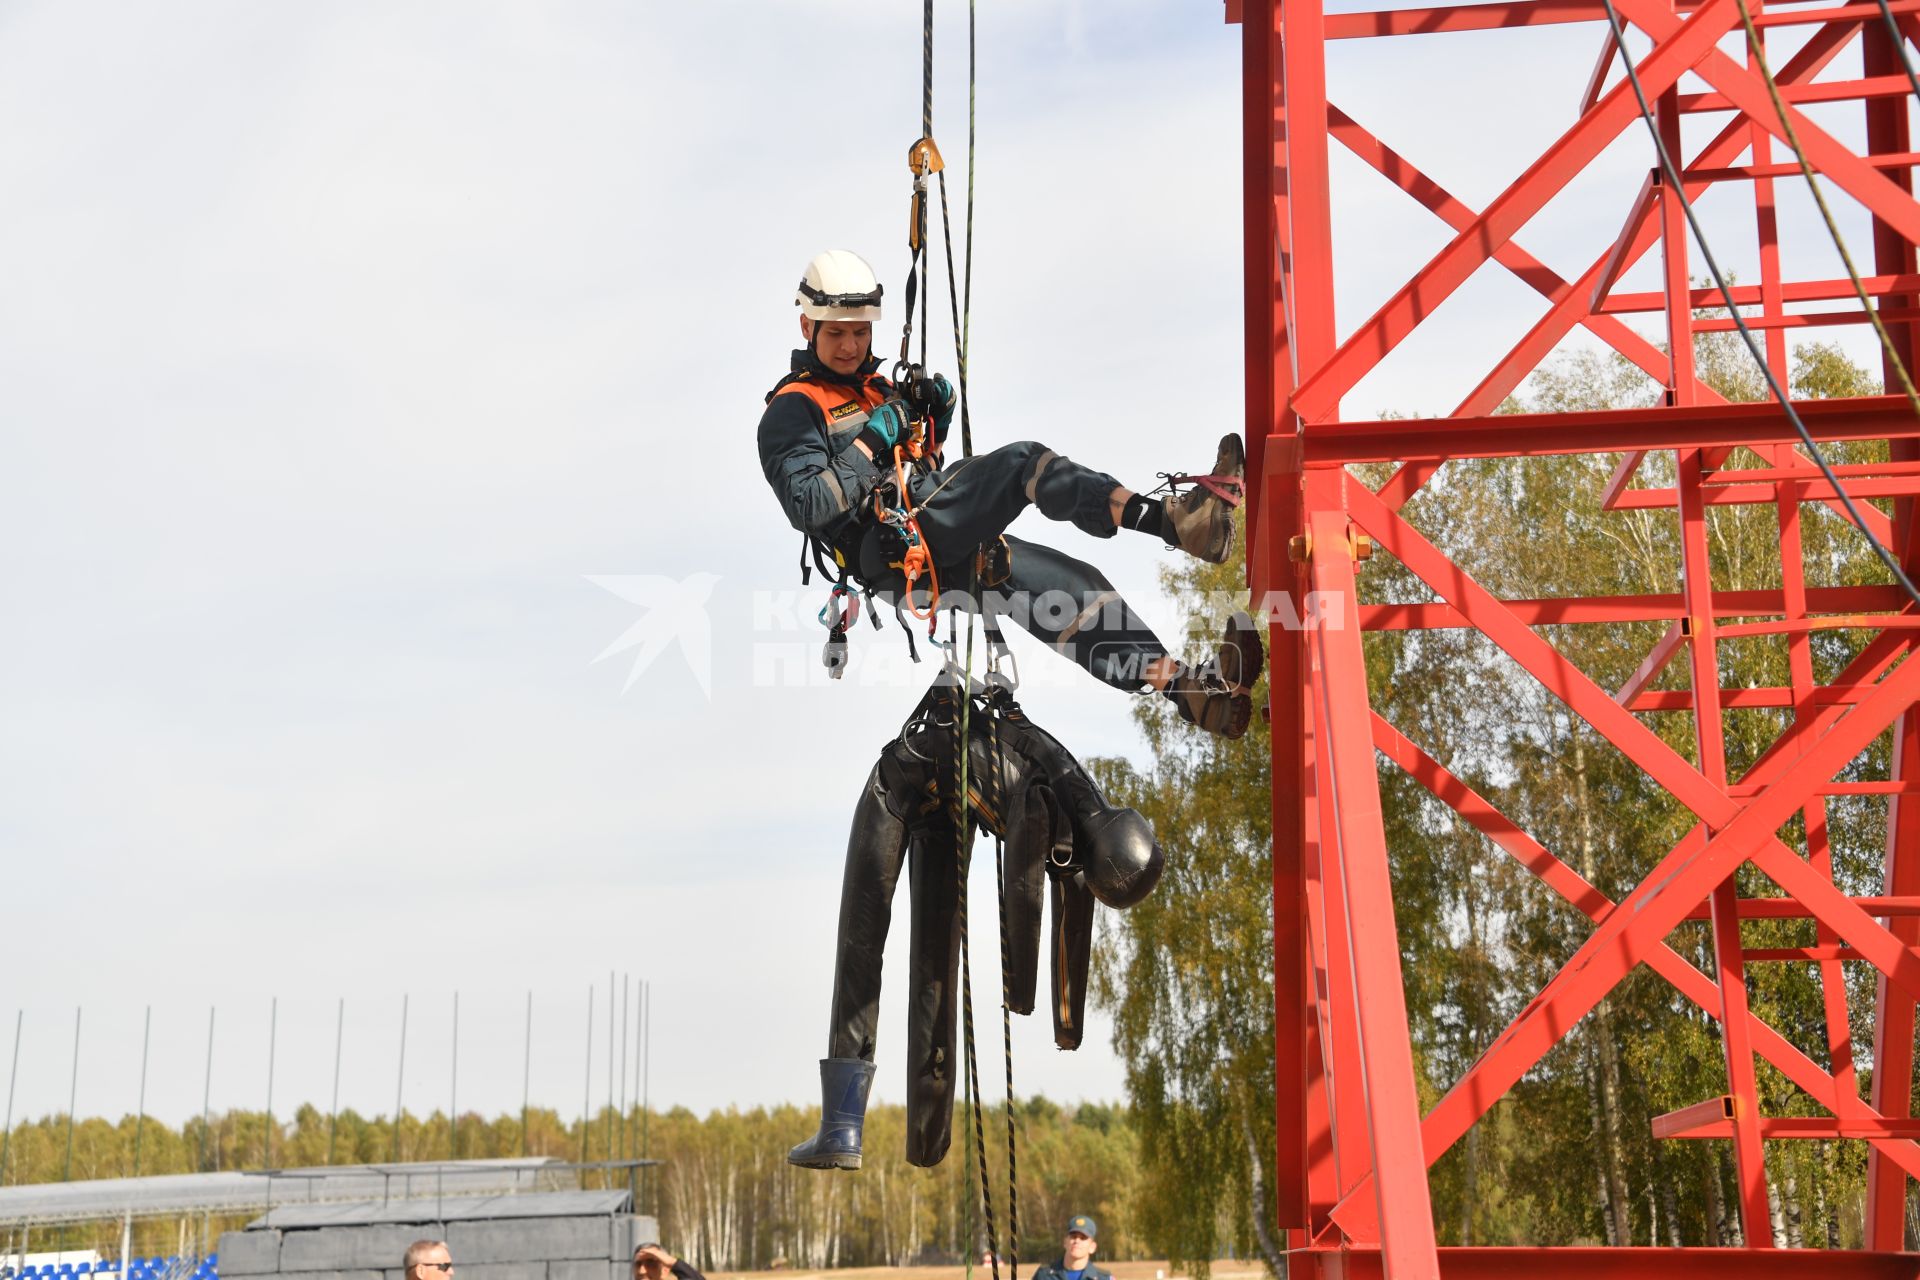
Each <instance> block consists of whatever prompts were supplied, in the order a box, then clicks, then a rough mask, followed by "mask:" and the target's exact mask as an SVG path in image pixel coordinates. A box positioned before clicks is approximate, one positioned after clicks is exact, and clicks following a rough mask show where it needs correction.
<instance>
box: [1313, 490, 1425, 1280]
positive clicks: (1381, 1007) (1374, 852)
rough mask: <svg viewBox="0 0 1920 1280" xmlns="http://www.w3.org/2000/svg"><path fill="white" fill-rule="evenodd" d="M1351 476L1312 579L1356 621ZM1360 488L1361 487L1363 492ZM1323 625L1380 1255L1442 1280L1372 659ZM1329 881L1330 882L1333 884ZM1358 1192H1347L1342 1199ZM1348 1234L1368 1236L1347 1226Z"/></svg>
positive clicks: (1317, 541) (1404, 1275)
mask: <svg viewBox="0 0 1920 1280" xmlns="http://www.w3.org/2000/svg"><path fill="white" fill-rule="evenodd" d="M1346 479H1347V478H1346V477H1344V476H1334V475H1330V474H1326V473H1322V474H1320V475H1316V476H1313V477H1311V478H1310V479H1309V481H1308V488H1307V495H1308V501H1309V505H1310V506H1311V508H1312V510H1313V514H1312V517H1311V519H1310V521H1309V524H1308V527H1307V536H1308V537H1309V539H1311V543H1310V552H1309V558H1308V571H1309V576H1310V578H1311V580H1312V583H1313V586H1314V589H1315V590H1317V591H1319V592H1321V593H1322V598H1323V599H1330V600H1333V601H1336V602H1337V607H1338V608H1340V609H1341V610H1342V611H1343V612H1344V613H1345V614H1347V615H1351V614H1352V613H1353V609H1354V601H1355V600H1356V598H1357V591H1356V587H1355V582H1354V576H1353V566H1354V558H1353V550H1352V548H1351V547H1350V545H1349V544H1348V541H1347V536H1348V530H1349V525H1348V522H1347V519H1346V517H1345V516H1344V515H1342V514H1341V513H1340V511H1339V509H1338V507H1339V503H1340V495H1339V493H1338V488H1339V487H1342V486H1343V485H1344V484H1345V482H1346ZM1351 487H1358V486H1357V485H1355V486H1351ZM1339 621H1340V622H1341V623H1342V624H1343V625H1340V626H1331V625H1326V624H1323V625H1320V626H1316V627H1314V628H1313V629H1312V631H1311V632H1310V639H1311V642H1312V644H1313V647H1314V649H1315V651H1316V654H1317V656H1318V658H1319V665H1320V683H1319V686H1318V687H1317V688H1316V689H1315V694H1316V696H1317V698H1318V699H1319V702H1320V705H1321V707H1322V708H1323V711H1324V721H1325V725H1326V728H1327V732H1328V742H1327V744H1326V752H1327V757H1328V762H1329V765H1330V774H1329V778H1328V781H1329V782H1330V784H1331V787H1332V790H1333V798H1334V806H1333V807H1334V809H1335V813H1336V816H1335V832H1334V839H1332V840H1331V841H1328V842H1326V843H1325V844H1324V845H1323V850H1324V851H1327V852H1331V853H1332V854H1333V856H1334V857H1335V859H1336V868H1337V875H1338V877H1339V878H1340V879H1341V880H1343V881H1344V888H1345V890H1346V899H1347V901H1346V912H1345V915H1346V929H1347V934H1348V942H1349V944H1350V956H1351V961H1352V965H1353V997H1354V1001H1355V1004H1356V1006H1357V1009H1356V1012H1357V1024H1358V1027H1359V1032H1360V1045H1359V1062H1358V1066H1359V1076H1360V1085H1361V1088H1362V1090H1363V1091H1364V1093H1363V1098H1364V1106H1365V1114H1366V1118H1367V1138H1368V1144H1369V1148H1370V1154H1371V1156H1372V1163H1373V1170H1372V1173H1371V1175H1370V1176H1369V1178H1368V1179H1363V1180H1362V1185H1364V1184H1365V1182H1366V1181H1372V1182H1373V1183H1374V1184H1375V1193H1374V1194H1375V1197H1377V1198H1375V1199H1374V1209H1375V1213H1374V1221H1375V1222H1376V1223H1377V1224H1378V1228H1379V1232H1380V1235H1379V1239H1380V1250H1381V1257H1382V1259H1383V1261H1384V1262H1385V1264H1386V1266H1387V1268H1388V1271H1389V1274H1391V1275H1393V1276H1394V1277H1395V1278H1396V1280H1424V1278H1427V1277H1431V1278H1432V1280H1438V1277H1439V1275H1440V1264H1439V1260H1438V1257H1437V1256H1436V1254H1435V1248H1436V1244H1435V1239H1434V1232H1433V1208H1432V1204H1431V1202H1430V1200H1429V1198H1428V1192H1427V1160H1426V1158H1425V1153H1424V1152H1423V1150H1422V1145H1421V1126H1420V1104H1419V1093H1418V1090H1417V1088H1416V1087H1415V1084H1414V1078H1413V1046H1412V1042H1411V1040H1410V1039H1409V1038H1408V1029H1407V1028H1408V1023H1407V1008H1406V992H1405V989H1404V987H1403V986H1402V983H1401V977H1400V940H1399V936H1398V934H1397V932H1396V930H1395V928H1394V916H1393V880H1392V876H1391V874H1390V873H1389V871H1388V865H1387V848H1386V841H1385V835H1384V827H1383V824H1382V821H1381V816H1380V791H1379V776H1378V774H1377V773H1376V772H1375V769H1374V763H1373V742H1372V737H1371V734H1370V733H1369V732H1368V728H1369V725H1370V717H1371V712H1370V711H1369V710H1368V707H1367V671H1366V656H1365V654H1364V653H1363V652H1362V651H1361V632H1360V626H1359V619H1358V618H1357V617H1353V616H1344V617H1341V618H1339ZM1329 878H1330V879H1331V878H1332V877H1329ZM1356 1194H1358V1192H1357V1191H1355V1190H1350V1191H1348V1192H1347V1194H1346V1196H1345V1197H1344V1198H1343V1202H1344V1201H1350V1200H1352V1198H1353V1197H1354V1196H1355V1195H1356ZM1348 1230H1349V1234H1353V1235H1357V1236H1362V1237H1364V1232H1362V1231H1358V1230H1355V1229H1353V1228H1349V1229H1348Z"/></svg>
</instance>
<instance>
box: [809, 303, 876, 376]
mask: <svg viewBox="0 0 1920 1280" xmlns="http://www.w3.org/2000/svg"><path fill="white" fill-rule="evenodd" d="M800 332H801V333H802V334H804V335H805V336H806V338H807V340H808V341H809V342H811V343H813V349H814V352H815V354H817V355H818V356H819V357H820V363H821V364H824V365H826V366H827V368H829V369H831V370H833V371H834V372H835V373H844V374H849V375H851V374H855V373H858V372H859V371H860V366H861V365H863V364H865V363H866V360H867V352H869V351H871V350H872V349H873V325H872V324H871V323H869V322H868V321H865V320H809V319H807V318H806V317H805V316H801V317H800Z"/></svg>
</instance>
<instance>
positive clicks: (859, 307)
mask: <svg viewBox="0 0 1920 1280" xmlns="http://www.w3.org/2000/svg"><path fill="white" fill-rule="evenodd" d="M880 292H881V290H880V281H879V280H877V279H875V278H874V274H873V268H872V267H870V266H868V265H867V260H866V259H865V258H863V257H861V256H860V255H859V254H857V253H855V252H853V251H852V250H850V249H829V250H827V251H826V252H825V253H822V254H816V255H815V256H814V259H813V261H812V262H809V263H808V264H807V273H806V274H805V275H804V276H802V277H800V290H799V292H798V293H797V294H795V295H794V299H793V301H794V304H795V305H796V306H798V307H799V308H800V314H801V315H803V316H805V317H807V319H809V320H855V321H859V320H866V321H878V320H879V319H880Z"/></svg>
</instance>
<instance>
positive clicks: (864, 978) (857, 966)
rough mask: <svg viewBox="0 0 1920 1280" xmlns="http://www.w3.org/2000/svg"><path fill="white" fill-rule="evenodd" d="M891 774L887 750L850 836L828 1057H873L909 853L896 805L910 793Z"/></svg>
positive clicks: (869, 779) (870, 778)
mask: <svg viewBox="0 0 1920 1280" xmlns="http://www.w3.org/2000/svg"><path fill="white" fill-rule="evenodd" d="M893 749H894V748H889V750H893ZM892 772H893V771H892V770H891V769H889V768H888V762H887V760H886V757H885V756H884V755H883V756H882V759H881V762H880V763H878V764H875V765H874V767H873V771H872V772H871V773H869V774H868V775H867V784H866V787H865V788H864V789H863V790H862V791H861V793H860V803H859V804H858V805H857V806H855V808H854V811H853V829H852V831H851V832H849V833H848V836H847V867H846V872H845V874H844V876H843V877H842V879H841V882H840V938H839V951H838V959H837V960H836V961H835V963H834V967H833V1012H832V1014H831V1021H830V1023H829V1026H828V1031H827V1056H828V1057H829V1058H864V1059H866V1060H867V1061H868V1062H872V1061H873V1044H874V1034H875V1030H876V1028H877V1027H878V1025H879V1022H880V962H881V957H882V956H883V955H884V954H885V952H886V949H887V927H888V926H889V925H890V924H891V923H892V920H893V889H894V885H895V884H896V883H898V881H899V879H900V867H901V864H902V862H903V861H904V860H905V857H906V851H907V825H906V823H905V821H903V820H902V819H901V818H900V817H898V816H896V815H895V813H894V812H893V811H892V810H893V809H894V808H900V807H901V806H902V805H903V804H904V803H905V802H907V801H908V800H909V799H910V797H907V796H893V795H890V794H889V789H888V786H887V781H886V779H887V778H888V776H889V775H890V774H892ZM889 800H891V801H893V804H892V805H889V803H888V801H889ZM901 811H902V812H905V810H904V808H902V810H901Z"/></svg>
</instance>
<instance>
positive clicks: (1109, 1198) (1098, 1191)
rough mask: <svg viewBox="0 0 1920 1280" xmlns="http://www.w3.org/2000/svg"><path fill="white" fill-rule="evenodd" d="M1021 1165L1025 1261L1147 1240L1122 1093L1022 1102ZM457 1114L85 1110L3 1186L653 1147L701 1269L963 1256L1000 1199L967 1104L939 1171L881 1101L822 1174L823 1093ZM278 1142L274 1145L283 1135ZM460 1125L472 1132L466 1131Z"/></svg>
mask: <svg viewBox="0 0 1920 1280" xmlns="http://www.w3.org/2000/svg"><path fill="white" fill-rule="evenodd" d="M1013 1118H1014V1124H1015V1131H1016V1135H1017V1136H1016V1142H1017V1151H1016V1154H1017V1157H1018V1164H1019V1170H1020V1182H1019V1186H1018V1192H1019V1197H1018V1199H1019V1204H1018V1208H1019V1217H1020V1221H1019V1226H1020V1230H1019V1246H1020V1247H1019V1250H1018V1256H1019V1257H1020V1258H1021V1260H1022V1261H1023V1263H1025V1262H1028V1261H1034V1260H1051V1259H1052V1258H1053V1257H1054V1256H1055V1254H1056V1253H1057V1252H1058V1251H1059V1246H1060V1233H1061V1229H1062V1224H1063V1223H1064V1222H1065V1221H1066V1220H1067V1218H1068V1217H1070V1216H1071V1215H1073V1214H1075V1213H1089V1214H1092V1215H1093V1216H1094V1217H1095V1218H1097V1219H1098V1220H1099V1221H1100V1222H1101V1224H1102V1227H1101V1236H1100V1248H1101V1256H1102V1257H1105V1258H1128V1257H1143V1256H1149V1254H1150V1253H1151V1252H1152V1246H1151V1243H1150V1241H1149V1239H1148V1238H1147V1237H1146V1236H1145V1235H1144V1234H1143V1233H1142V1232H1141V1231H1140V1230H1139V1229H1138V1228H1137V1227H1136V1226H1135V1225H1134V1222H1135V1218H1136V1210H1135V1206H1134V1197H1135V1194H1136V1189H1137V1178H1136V1170H1137V1168H1138V1164H1139V1159H1138V1151H1137V1145H1136V1142H1135V1138H1134V1133H1133V1128H1132V1124H1131V1114H1130V1112H1129V1110H1128V1109H1127V1108H1126V1107H1124V1106H1113V1105H1101V1104H1093V1103H1083V1104H1080V1105H1078V1106H1068V1107H1063V1106H1060V1105H1057V1104H1055V1103H1053V1102H1050V1101H1049V1100H1047V1099H1046V1098H1043V1097H1034V1098H1027V1099H1020V1100H1017V1101H1016V1103H1015V1105H1014V1117H1013ZM459 1121H460V1122H459V1125H458V1131H457V1133H456V1131H455V1126H454V1125H453V1123H452V1121H451V1120H450V1119H449V1117H448V1116H447V1115H446V1114H445V1113H443V1112H438V1111H436V1112H434V1113H432V1114H430V1115H424V1116H416V1115H414V1114H412V1113H410V1112H402V1113H401V1117H400V1123H399V1126H398V1131H397V1132H396V1130H395V1126H394V1124H393V1122H392V1119H391V1117H387V1116H370V1117H369V1116H362V1115H360V1114H359V1113H358V1112H355V1111H352V1110H346V1111H342V1112H340V1113H339V1114H338V1116H337V1117H332V1118H329V1116H328V1115H327V1114H326V1113H324V1112H322V1111H320V1110H318V1109H317V1108H315V1107H312V1106H302V1107H300V1108H299V1109H298V1110H297V1111H296V1112H295V1113H294V1115H293V1116H292V1118H291V1119H290V1120H289V1119H285V1118H280V1117H276V1118H274V1119H273V1120H272V1121H271V1122H269V1119H268V1117H267V1115H266V1114H265V1113H264V1112H259V1111H240V1110H236V1111H227V1112H221V1113H218V1114H215V1115H213V1116H210V1117H208V1118H207V1120H206V1121H205V1122H203V1121H202V1119H201V1118H200V1117H197V1116H196V1117H194V1118H192V1119H190V1120H188V1121H187V1122H186V1123H185V1124H183V1125H180V1126H178V1127H174V1126H170V1125H167V1124H163V1123H161V1122H160V1121H158V1120H155V1119H154V1118H152V1117H147V1118H146V1119H145V1120H141V1119H140V1118H138V1117H136V1116H131V1115H129V1116H124V1117H122V1118H121V1119H119V1120H118V1121H113V1120H107V1119H103V1118H100V1117H91V1118H87V1119H81V1120H77V1121H76V1122H75V1123H74V1124H73V1125H72V1127H71V1156H70V1157H69V1154H68V1147H69V1128H68V1124H67V1117H66V1116H64V1115H50V1116H45V1117H42V1118H40V1119H37V1120H30V1121H26V1122H24V1123H21V1124H19V1125H17V1126H16V1127H15V1128H14V1130H13V1132H12V1133H11V1134H10V1135H9V1137H8V1139H7V1143H6V1163H5V1166H4V1168H0V1185H8V1186H11V1185H17V1184H21V1183H50V1182H59V1181H62V1180H63V1179H64V1178H67V1177H71V1178H72V1179H73V1180H76V1181H77V1180H84V1179H97V1178H123V1177H132V1176H134V1175H135V1173H136V1171H137V1173H138V1174H139V1175H140V1176H151V1175H155V1174H175V1173H195V1172H208V1171H215V1170H223V1169H253V1170H258V1169H264V1168H305V1167H318V1166H327V1165H350V1164H383V1163H388V1162H391V1161H396V1160H405V1161H437V1160H448V1159H453V1158H456V1156H457V1158H460V1159H487V1158H500V1157H513V1156H522V1155H528V1156H544V1157H550V1158H553V1159H557V1160H564V1161H586V1162H593V1161H604V1160H610V1159H627V1158H638V1157H640V1156H641V1155H642V1153H643V1150H644V1152H645V1153H646V1154H648V1155H650V1156H651V1157H652V1158H654V1159H656V1160H659V1161H660V1162H661V1163H660V1164H659V1165H658V1166H657V1167H653V1168H649V1169H644V1170H641V1171H639V1172H638V1173H636V1174H634V1175H631V1179H632V1180H631V1185H632V1187H633V1190H634V1191H635V1194H636V1201H637V1206H638V1210H639V1211H640V1212H642V1213H651V1214H653V1215H654V1216H656V1217H657V1218H658V1219H659V1223H660V1235H661V1239H662V1241H663V1242H664V1243H666V1245H667V1247H668V1248H669V1249H672V1250H674V1251H675V1252H678V1253H680V1254H682V1255H684V1256H686V1257H687V1258H689V1259H691V1260H693V1262H694V1263H695V1265H696V1266H699V1267H700V1268H702V1269H703V1270H720V1271H738V1270H753V1269H760V1268H766V1267H772V1266H775V1265H783V1264H784V1265H790V1266H798V1267H810V1268H819V1267H861V1266H883V1265H886V1266H903V1265H908V1264H910V1263H914V1262H942V1261H944V1262H953V1261H958V1260H959V1259H961V1258H962V1257H964V1256H966V1255H967V1254H968V1253H971V1254H972V1256H974V1257H975V1258H978V1256H979V1252H980V1251H981V1250H982V1249H984V1248H986V1247H987V1244H988V1240H989V1236H988V1232H987V1228H986V1221H985V1207H986V1206H985V1203H984V1198H983V1197H982V1196H981V1195H980V1193H979V1187H978V1185H977V1183H978V1178H977V1175H971V1174H970V1171H972V1170H973V1169H974V1168H975V1167H976V1165H977V1156H974V1157H971V1158H970V1155H969V1151H970V1148H969V1147H968V1146H967V1145H966V1142H965V1134H966V1132H967V1130H968V1128H969V1127H970V1126H969V1124H968V1122H967V1113H966V1112H965V1110H964V1108H956V1111H955V1116H954V1146H953V1149H952V1151H951V1152H950V1153H949V1154H948V1156H947V1159H946V1160H945V1161H944V1162H943V1163H942V1164H941V1165H940V1167H938V1168H935V1169H920V1168H916V1167H914V1166H912V1165H909V1164H907V1163H906V1160H905V1154H904V1153H905V1149H906V1112H905V1109H904V1108H903V1107H901V1106H899V1105H876V1106H875V1107H873V1108H872V1110H871V1112H870V1114H869V1115H868V1119H867V1138H866V1163H865V1167H864V1168H863V1169H862V1170H861V1172H860V1173H858V1174H855V1175H833V1174H823V1173H820V1172H817V1171H813V1170H806V1169H797V1168H795V1167H793V1166H792V1165H789V1164H788V1163H787V1162H786V1151H787V1148H788V1147H789V1146H791V1145H792V1144H793V1143H794V1142H796V1141H798V1140H799V1139H800V1138H802V1137H804V1136H805V1135H807V1134H809V1133H811V1132H813V1130H814V1129H815V1127H816V1126H817V1125H818V1123H819V1109H818V1108H817V1107H811V1108H808V1107H795V1106H779V1107H772V1108H767V1107H756V1108H752V1109H748V1110H742V1109H737V1108H729V1109H727V1110H724V1111H715V1112H713V1113H711V1114H709V1115H705V1116H699V1115H695V1114H694V1113H693V1112H691V1111H689V1110H687V1109H686V1108H684V1107H676V1108H672V1109H670V1110H665V1111H661V1110H657V1109H656V1110H654V1111H651V1112H649V1113H645V1114H643V1113H641V1112H640V1110H639V1109H638V1108H634V1109H631V1110H629V1111H628V1112H627V1113H626V1114H625V1115H620V1114H617V1113H616V1112H615V1111H614V1110H613V1109H611V1108H602V1109H601V1111H600V1112H599V1113H598V1114H597V1115H595V1116H593V1117H591V1118H589V1119H587V1120H586V1121H585V1122H584V1124H583V1123H582V1121H580V1120H578V1119H575V1120H573V1121H570V1122H569V1121H566V1120H563V1119H562V1118H561V1117H560V1116H559V1115H558V1113H556V1112H554V1111H552V1110H549V1109H545V1108H535V1109H532V1110H530V1111H528V1112H527V1114H526V1121H525V1124H524V1126H523V1125H522V1121H521V1117H520V1115H519V1114H517V1113H515V1114H507V1115H500V1116H495V1117H491V1118H489V1117H486V1116H482V1115H479V1114H476V1113H471V1112H469V1113H465V1114H463V1115H461V1116H460V1118H459ZM984 1128H985V1131H986V1147H987V1158H988V1164H989V1168H990V1170H991V1171H992V1176H993V1177H994V1178H995V1179H996V1182H995V1185H994V1186H993V1188H992V1199H993V1208H994V1212H995V1226H996V1228H997V1230H996V1232H995V1233H994V1236H993V1239H994V1240H996V1241H997V1242H998V1244H999V1252H1000V1254H1001V1256H1002V1257H1006V1256H1009V1255H1010V1254H1012V1252H1013V1250H1012V1247H1011V1246H1012V1243H1013V1237H1012V1234H1011V1230H1010V1227H1011V1223H1010V1220H1009V1209H1010V1205H1009V1203H1008V1200H1007V1187H1006V1183H1005V1176H1006V1175H1005V1170H1006V1167H1007V1165H1006V1150H1005V1147H1006V1132H1007V1116H1006V1111H1005V1109H1004V1108H1003V1107H994V1108H990V1109H989V1110H988V1111H986V1112H985V1114H984ZM269 1139H271V1147H269ZM456 1139H457V1142H458V1146H457V1148H456V1146H455V1142H456ZM580 1177H581V1179H582V1185H585V1186H589V1187H596V1186H610V1187H626V1186H629V1185H630V1183H629V1175H628V1174H627V1173H625V1172H622V1171H617V1170H607V1171H601V1170H588V1171H584V1172H582V1173H581V1175H580ZM244 1222H245V1217H239V1218H233V1219H210V1220H207V1221H205V1222H202V1221H200V1220H198V1219H195V1220H193V1221H192V1222H190V1223H189V1224H187V1225H186V1226H179V1225H178V1224H175V1223H174V1222H171V1221H168V1222H148V1223H142V1224H136V1239H135V1252H136V1253H139V1252H143V1251H145V1252H159V1253H171V1252H174V1251H175V1250H176V1248H178V1247H179V1246H178V1245H177V1244H176V1238H177V1233H185V1235H186V1236H189V1237H191V1238H193V1239H200V1238H205V1239H207V1240H212V1239H216V1238H217V1236H218V1233H219V1232H220V1231H221V1230H226V1229H233V1228H235V1227H238V1226H241V1225H244ZM33 1238H34V1240H35V1241H36V1242H37V1243H35V1244H34V1246H33V1247H34V1248H36V1249H41V1248H73V1249H84V1248H98V1249H101V1250H103V1251H104V1252H107V1253H117V1252H118V1249H119V1240H120V1225H119V1224H118V1223H117V1222H103V1223H93V1224H82V1225H76V1226H72V1227H66V1228H36V1229H35V1231H34V1237H33Z"/></svg>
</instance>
